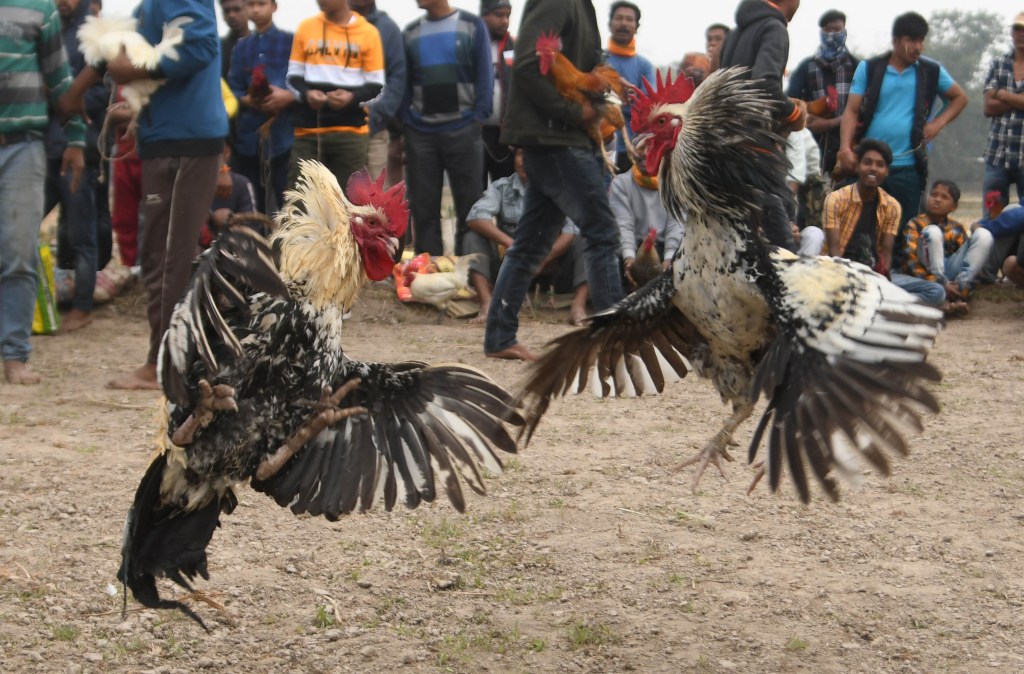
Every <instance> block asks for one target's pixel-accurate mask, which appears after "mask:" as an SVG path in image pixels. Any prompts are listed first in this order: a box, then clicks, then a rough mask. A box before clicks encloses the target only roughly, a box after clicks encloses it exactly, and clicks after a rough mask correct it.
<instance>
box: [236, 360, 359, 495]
mask: <svg viewBox="0 0 1024 674" xmlns="http://www.w3.org/2000/svg"><path fill="white" fill-rule="evenodd" d="M360 381H361V380H359V379H350V380H349V381H347V382H345V384H344V385H343V386H342V387H341V388H339V389H338V390H337V391H332V390H331V387H330V386H324V387H323V389H322V390H321V392H320V400H319V401H318V402H316V403H314V404H313V408H314V409H315V410H316V413H315V414H314V415H313V416H312V418H310V419H308V420H307V421H306V422H305V423H304V424H303V425H302V426H301V427H300V428H299V430H297V431H296V432H295V434H294V435H292V436H291V437H290V438H288V439H287V440H286V441H285V443H284V444H283V445H281V446H280V447H278V448H277V451H275V452H274V453H273V454H271V455H270V456H268V457H267V458H265V459H263V461H261V462H260V465H259V466H258V467H257V469H256V476H255V477H256V479H257V480H259V481H261V482H262V481H264V480H269V479H270V478H272V477H273V476H274V475H277V473H278V472H280V470H281V469H282V468H284V466H285V464H286V463H288V460H289V459H291V458H292V457H293V456H295V454H296V452H298V451H299V450H300V449H302V447H303V446H304V445H305V444H306V443H307V442H308V441H309V440H310V439H311V438H315V437H316V436H317V435H319V434H320V432H321V431H323V430H324V429H325V428H329V427H331V426H334V425H335V424H337V423H338V422H339V421H341V420H343V419H347V418H349V417H352V416H356V415H358V414H366V412H367V409H366V408H365V407H345V408H341V407H338V405H339V404H340V403H341V401H342V400H344V399H345V397H346V396H348V394H349V393H351V392H352V391H354V390H355V389H356V387H357V386H359V384H360Z"/></svg>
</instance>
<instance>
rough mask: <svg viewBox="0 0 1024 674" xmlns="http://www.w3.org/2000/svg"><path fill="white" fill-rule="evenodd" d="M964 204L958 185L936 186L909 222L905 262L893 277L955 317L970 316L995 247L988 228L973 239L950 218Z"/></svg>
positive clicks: (976, 232) (940, 183)
mask: <svg viewBox="0 0 1024 674" xmlns="http://www.w3.org/2000/svg"><path fill="white" fill-rule="evenodd" d="M959 203H960V188H959V187H957V185H956V183H954V182H953V181H951V180H936V181H935V182H934V183H932V189H931V191H930V192H929V193H928V201H927V205H926V207H925V212H924V213H922V214H920V215H918V216H917V217H916V218H914V219H913V220H910V221H909V222H907V227H906V244H905V247H904V249H903V263H902V266H901V268H900V273H898V274H893V279H892V280H893V283H895V284H896V285H898V286H900V287H902V288H903V289H904V290H907V291H908V292H910V293H911V294H914V295H917V296H918V297H920V298H921V300H922V301H924V302H925V303H927V304H931V305H933V306H941V307H943V308H944V309H946V310H947V311H948V312H949V313H951V314H955V315H962V314H964V313H966V311H967V304H966V301H967V296H968V295H969V294H970V292H971V290H972V289H973V288H974V281H975V278H976V276H977V274H978V272H979V271H980V270H981V267H982V265H984V264H985V261H986V260H987V259H988V254H989V250H990V249H991V248H992V234H991V232H989V231H988V230H987V229H985V228H984V227H978V228H976V229H975V230H974V233H973V234H970V235H968V232H967V228H965V227H964V226H963V224H961V223H960V222H958V221H956V220H954V219H952V218H950V217H949V216H950V215H951V214H952V213H953V212H954V211H956V208H957V205H958V204H959ZM922 281H923V282H925V283H922Z"/></svg>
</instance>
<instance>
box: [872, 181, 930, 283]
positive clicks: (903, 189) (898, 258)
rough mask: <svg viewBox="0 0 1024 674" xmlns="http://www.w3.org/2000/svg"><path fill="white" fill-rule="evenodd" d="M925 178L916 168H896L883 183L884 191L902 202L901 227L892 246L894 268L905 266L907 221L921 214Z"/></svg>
mask: <svg viewBox="0 0 1024 674" xmlns="http://www.w3.org/2000/svg"><path fill="white" fill-rule="evenodd" d="M924 187H925V176H922V175H921V174H920V173H918V172H917V167H916V166H895V167H893V168H890V169H889V177H888V178H886V179H885V182H883V183H882V189H883V190H885V191H886V192H888V193H889V195H890V196H892V197H893V198H894V199H896V201H898V202H900V226H899V230H897V232H896V241H894V242H893V246H892V268H893V269H899V268H900V266H901V265H902V264H903V250H904V248H906V242H907V221H908V220H910V219H911V218H916V217H917V216H918V215H919V214H920V213H921V212H922V208H921V198H922V197H923V196H924Z"/></svg>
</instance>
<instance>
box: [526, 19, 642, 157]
mask: <svg viewBox="0 0 1024 674" xmlns="http://www.w3.org/2000/svg"><path fill="white" fill-rule="evenodd" d="M536 50H537V52H536V53H537V58H538V59H539V60H540V64H539V65H540V74H541V75H543V76H545V77H550V78H551V81H552V83H554V85H555V89H557V90H558V93H559V94H561V95H562V97H563V98H567V99H569V100H570V101H575V102H576V103H579V104H580V105H583V104H584V103H585V102H589V103H590V104H591V105H592V106H594V108H595V109H596V110H597V118H596V119H595V120H594V122H593V123H592V125H591V126H590V128H588V129H587V134H588V135H589V136H590V137H591V138H592V139H593V140H594V142H595V143H597V145H598V147H600V148H601V153H602V154H603V155H604V160H605V164H606V165H607V166H608V168H609V169H610V170H612V171H614V168H615V163H614V161H613V159H612V157H610V156H609V154H608V152H607V151H606V150H605V147H604V144H605V142H606V141H607V140H609V139H610V138H611V137H612V135H613V134H614V133H615V132H616V131H622V134H623V138H624V139H625V141H626V146H627V148H629V136H628V134H627V133H626V132H625V129H624V128H623V127H625V126H626V120H625V118H624V117H623V116H622V99H623V97H624V96H625V92H626V83H625V82H623V80H622V77H620V76H619V74H618V73H617V72H615V69H614V68H612V67H611V66H609V65H606V64H598V65H597V66H595V67H594V69H593V70H591V71H590V72H589V73H584V72H580V71H579V70H578V69H577V68H576V66H574V65H573V64H572V62H571V61H570V60H569V59H568V58H566V57H565V55H564V54H562V38H560V37H558V35H556V34H555V33H542V34H541V35H540V37H538V38H537V45H536Z"/></svg>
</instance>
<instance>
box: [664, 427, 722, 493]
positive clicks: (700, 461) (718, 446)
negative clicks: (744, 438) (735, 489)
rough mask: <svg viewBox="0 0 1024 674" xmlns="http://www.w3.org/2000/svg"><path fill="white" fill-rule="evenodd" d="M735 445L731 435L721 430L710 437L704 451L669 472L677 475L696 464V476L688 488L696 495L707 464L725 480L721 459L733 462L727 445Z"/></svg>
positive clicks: (673, 467)
mask: <svg viewBox="0 0 1024 674" xmlns="http://www.w3.org/2000/svg"><path fill="white" fill-rule="evenodd" d="M735 444H736V443H735V442H734V441H733V439H732V435H731V434H730V433H729V432H728V431H726V430H725V429H724V428H723V429H722V430H720V431H718V432H717V433H715V435H714V437H712V438H711V440H710V441H709V442H708V444H706V445H705V446H704V449H702V450H701V451H699V452H697V453H696V454H694V455H693V456H691V457H690V458H688V459H686V460H685V461H683V462H681V463H677V464H676V465H674V466H672V467H671V468H670V469H669V470H671V471H672V472H673V473H678V472H679V471H681V470H682V469H683V468H686V467H687V466H692V465H694V464H696V465H697V474H696V475H694V476H693V482H692V483H691V485H690V487H691V488H692V489H693V492H694V493H697V489H698V487H699V486H700V480H701V478H702V477H703V476H704V471H705V470H706V469H707V467H708V464H712V465H714V467H715V468H717V469H718V472H719V473H720V474H721V476H722V477H723V478H726V475H725V466H724V464H723V463H722V459H725V460H726V461H735V459H733V458H732V455H731V454H729V445H735ZM726 479H727V478H726Z"/></svg>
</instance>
